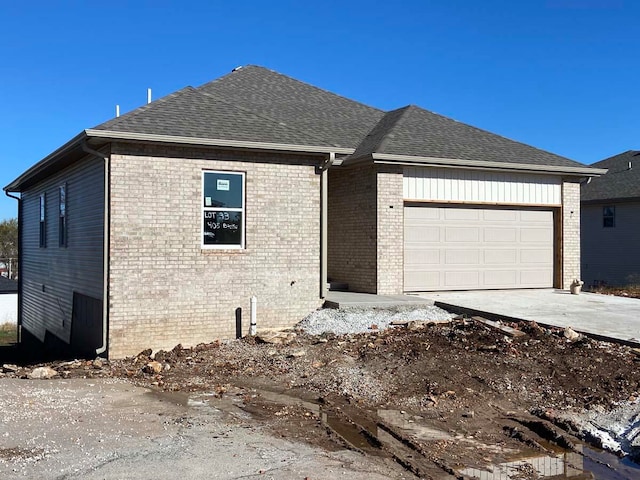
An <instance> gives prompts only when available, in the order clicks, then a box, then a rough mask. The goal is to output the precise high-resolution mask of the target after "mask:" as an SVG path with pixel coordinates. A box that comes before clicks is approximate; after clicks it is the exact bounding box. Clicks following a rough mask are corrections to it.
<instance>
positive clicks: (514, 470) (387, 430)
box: [149, 387, 640, 480]
mask: <svg viewBox="0 0 640 480" xmlns="http://www.w3.org/2000/svg"><path fill="white" fill-rule="evenodd" d="M242 392H244V393H242ZM247 392H250V393H247ZM229 393H230V394H229V395H222V396H220V395H216V394H212V393H190V394H189V393H184V392H162V391H156V390H152V391H150V393H149V394H150V395H153V396H154V397H156V398H158V399H159V400H160V401H166V402H170V403H172V404H175V405H179V406H182V407H185V408H190V409H191V408H192V409H196V410H199V411H201V412H205V413H215V414H220V415H230V416H232V417H235V418H241V419H243V420H249V419H251V418H252V417H253V414H252V413H250V411H251V410H250V409H249V408H247V407H248V406H247V402H252V401H256V399H259V401H261V402H264V403H268V404H272V405H279V406H289V407H301V408H303V409H305V410H307V411H308V412H309V414H310V415H312V416H313V417H314V418H317V419H318V420H320V421H321V422H322V424H323V425H325V426H326V427H328V428H329V429H330V430H331V431H332V432H333V433H334V434H335V435H337V436H338V437H339V438H340V439H342V441H343V442H345V443H346V444H347V445H348V446H349V447H350V448H352V449H354V450H357V451H360V452H361V453H363V454H368V455H374V456H376V457H384V458H391V459H393V460H394V461H396V462H398V463H399V464H400V465H402V466H403V467H404V468H405V469H406V470H408V471H409V472H412V473H413V474H415V475H416V476H418V477H424V476H427V477H433V478H440V479H446V478H451V479H453V478H456V477H459V476H461V475H464V476H466V477H467V478H469V479H478V480H510V479H514V480H516V479H522V478H555V479H561V478H572V479H574V480H581V479H597V480H633V479H638V478H640V465H637V464H635V463H633V462H631V461H630V460H628V459H627V458H623V459H620V458H618V457H616V456H615V455H613V454H610V453H608V452H605V451H599V450H596V449H593V448H591V447H589V446H587V445H580V444H578V445H576V446H575V447H576V450H575V451H568V450H565V449H562V448H560V447H558V446H555V445H549V444H547V445H546V447H547V449H548V450H549V453H546V454H543V455H540V454H538V455H531V454H529V455H527V454H523V452H522V451H515V450H512V451H509V450H508V449H505V448H503V447H500V446H498V445H484V444H481V442H478V441H476V440H473V439H469V438H468V437H464V436H462V435H455V434H453V433H451V432H445V431H443V430H439V429H437V428H433V427H432V426H430V425H428V423H427V422H426V421H425V419H424V418H423V417H422V416H420V415H417V414H413V413H409V412H405V411H402V410H393V409H377V410H375V411H369V410H363V409H359V408H356V407H353V406H349V405H343V406H335V405H325V404H323V403H322V402H321V401H318V400H317V399H312V398H305V399H303V398H300V397H298V396H295V395H292V394H291V393H290V392H286V391H284V390H280V391H273V390H269V389H266V388H253V387H252V388H247V390H245V389H238V391H237V392H229ZM455 441H458V442H467V443H469V444H471V445H470V446H471V447H474V448H482V449H484V450H486V451H490V452H493V453H500V454H502V456H506V457H507V458H509V460H508V461H505V462H501V463H496V464H494V465H489V466H486V465H485V466H483V467H482V468H477V467H474V466H466V465H462V466H460V465H456V466H455V467H449V466H447V465H443V464H442V463H439V462H435V463H434V462H433V461H431V460H430V459H428V458H426V457H425V451H424V450H423V449H422V448H421V447H420V446H419V445H425V444H426V445H429V443H430V442H455ZM473 444H476V445H473ZM427 449H428V447H427ZM523 451H526V448H525V449H524V450H523Z"/></svg>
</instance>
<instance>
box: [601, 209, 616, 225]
mask: <svg viewBox="0 0 640 480" xmlns="http://www.w3.org/2000/svg"><path fill="white" fill-rule="evenodd" d="M602 226H603V227H604V228H613V227H615V226H616V207H603V208H602Z"/></svg>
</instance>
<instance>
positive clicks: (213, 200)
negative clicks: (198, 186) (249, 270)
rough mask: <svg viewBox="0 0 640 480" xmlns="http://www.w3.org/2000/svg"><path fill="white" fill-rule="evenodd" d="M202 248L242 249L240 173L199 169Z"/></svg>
mask: <svg viewBox="0 0 640 480" xmlns="http://www.w3.org/2000/svg"><path fill="white" fill-rule="evenodd" d="M202 193H203V195H202V208H203V210H202V247H203V248H238V249H239V248H244V173H231V172H213V171H205V172H202Z"/></svg>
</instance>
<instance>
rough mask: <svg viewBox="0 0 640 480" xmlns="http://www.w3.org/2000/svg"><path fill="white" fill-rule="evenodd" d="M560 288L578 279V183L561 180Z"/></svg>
mask: <svg viewBox="0 0 640 480" xmlns="http://www.w3.org/2000/svg"><path fill="white" fill-rule="evenodd" d="M562 239H563V246H562V247H563V248H562V288H563V289H565V290H567V289H568V288H569V287H570V285H571V282H573V280H575V279H580V183H579V182H577V181H567V180H565V181H563V182H562Z"/></svg>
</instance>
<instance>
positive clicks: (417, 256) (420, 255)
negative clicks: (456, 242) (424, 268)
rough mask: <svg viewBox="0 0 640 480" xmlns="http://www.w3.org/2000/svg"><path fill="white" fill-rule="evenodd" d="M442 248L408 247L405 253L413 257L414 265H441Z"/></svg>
mask: <svg viewBox="0 0 640 480" xmlns="http://www.w3.org/2000/svg"><path fill="white" fill-rule="evenodd" d="M440 253H441V252H440V250H437V249H433V248H432V249H424V248H415V247H413V248H408V249H407V248H406V247H405V255H409V256H410V257H411V259H412V265H414V266H417V265H440Z"/></svg>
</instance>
